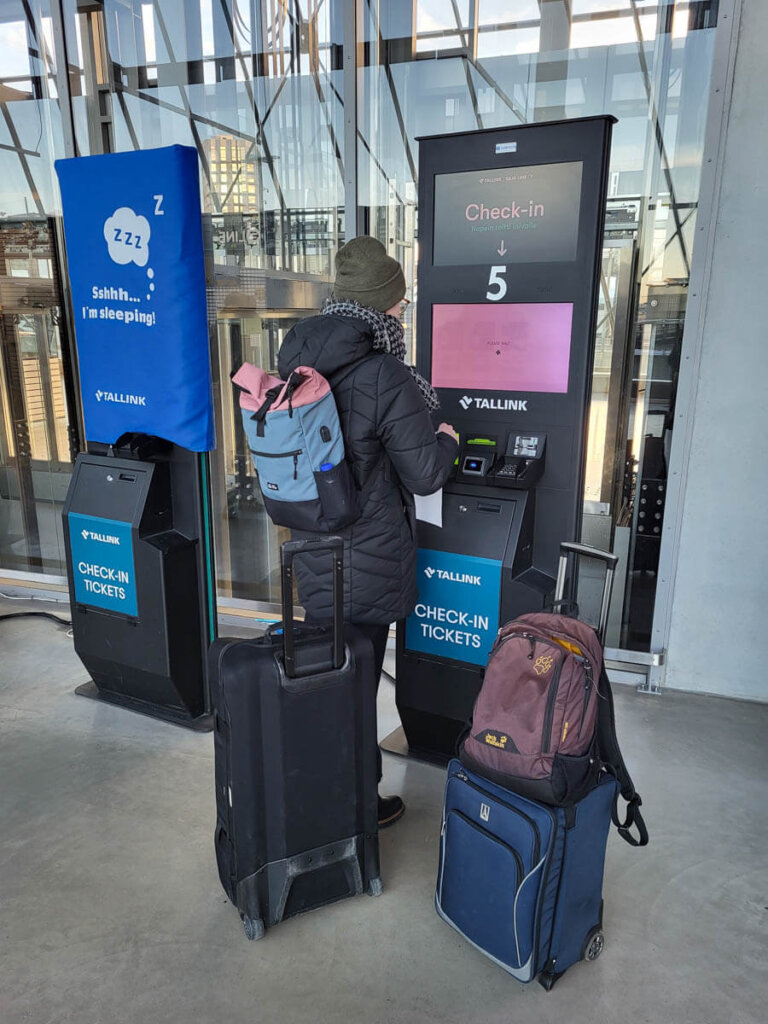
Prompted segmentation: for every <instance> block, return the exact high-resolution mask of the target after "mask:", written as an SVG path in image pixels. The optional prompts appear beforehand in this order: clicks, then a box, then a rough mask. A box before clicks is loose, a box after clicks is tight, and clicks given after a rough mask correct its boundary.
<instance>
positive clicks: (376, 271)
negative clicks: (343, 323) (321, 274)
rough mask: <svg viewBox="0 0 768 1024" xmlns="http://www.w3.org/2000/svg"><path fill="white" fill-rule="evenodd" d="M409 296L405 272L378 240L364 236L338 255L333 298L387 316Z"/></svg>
mask: <svg viewBox="0 0 768 1024" xmlns="http://www.w3.org/2000/svg"><path fill="white" fill-rule="evenodd" d="M404 296H405V277H404V276H403V268H402V267H401V266H400V264H399V263H398V262H397V260H395V259H392V257H391V256H388V255H387V250H386V249H385V248H384V246H383V245H382V244H381V242H380V241H379V240H378V239H377V238H373V237H372V236H371V235H360V236H359V237H358V238H353V239H352V240H351V241H349V242H347V244H346V245H343V246H342V247H341V248H340V249H339V251H338V252H337V253H336V280H335V282H334V285H333V297H334V299H335V300H336V301H337V302H359V303H360V305H361V306H371V307H372V308H373V309H378V310H379V311H380V312H382V313H385V312H386V311H387V310H388V309H391V308H392V307H393V306H395V305H396V304H397V303H398V302H399V301H400V300H401V299H402V298H403V297H404Z"/></svg>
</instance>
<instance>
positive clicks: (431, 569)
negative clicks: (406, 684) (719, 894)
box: [405, 548, 501, 665]
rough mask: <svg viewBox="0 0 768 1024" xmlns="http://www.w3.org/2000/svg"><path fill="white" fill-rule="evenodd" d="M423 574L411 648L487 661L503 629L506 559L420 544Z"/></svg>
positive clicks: (409, 626) (408, 638)
mask: <svg viewBox="0 0 768 1024" xmlns="http://www.w3.org/2000/svg"><path fill="white" fill-rule="evenodd" d="M418 578H419V600H418V603H417V605H416V607H415V608H414V610H413V611H412V612H411V614H410V615H409V616H408V618H407V619H406V620H405V646H406V647H407V648H408V650H410V651H421V652H423V653H424V654H434V655H437V656H439V657H441V658H452V659H454V660H455V661H465V662H469V664H471V665H484V664H485V663H486V661H487V660H488V653H489V651H490V649H491V647H492V646H493V641H494V640H495V639H496V633H497V632H498V629H499V589H500V587H501V562H498V561H495V560H494V559H491V558H479V557H477V556H475V555H459V554H456V553H455V552H453V551H433V550H430V549H429V548H419V553H418Z"/></svg>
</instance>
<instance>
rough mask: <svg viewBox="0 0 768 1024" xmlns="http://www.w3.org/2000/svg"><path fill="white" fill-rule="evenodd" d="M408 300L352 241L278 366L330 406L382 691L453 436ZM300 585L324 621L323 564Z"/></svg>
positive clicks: (304, 574)
mask: <svg viewBox="0 0 768 1024" xmlns="http://www.w3.org/2000/svg"><path fill="white" fill-rule="evenodd" d="M404 296H405V278H404V276H403V271H402V268H401V267H400V264H399V263H398V262H397V261H396V260H394V259H392V258H391V257H390V256H388V255H387V253H386V250H385V249H384V246H383V245H382V244H381V242H379V241H377V240H376V239H375V238H371V237H369V236H361V237H359V238H354V239H352V241H350V242H348V243H347V244H346V245H345V246H343V247H342V248H341V249H340V250H339V252H338V253H337V256H336V280H335V283H334V289H333V296H332V298H331V300H329V301H328V302H327V303H326V305H325V307H324V309H323V312H322V314H320V315H319V316H314V317H309V318H308V319H306V320H302V321H301V322H300V323H298V324H297V325H296V326H295V327H294V328H292V330H291V331H289V333H288V335H287V336H286V338H285V340H284V342H283V344H282V347H281V348H280V352H279V356H278V372H279V374H280V376H281V377H282V378H283V379H284V380H285V379H287V378H288V376H289V375H290V373H291V372H292V371H293V370H295V369H296V367H298V366H312V367H314V368H315V369H316V370H318V371H319V372H320V373H322V374H323V376H325V377H326V378H327V380H328V381H329V383H330V385H331V389H332V391H333V394H334V398H335V400H336V405H337V408H338V411H339V419H340V421H341V429H342V433H343V435H344V444H345V448H346V455H347V459H348V460H349V463H350V466H351V469H352V473H353V476H354V480H355V484H356V485H357V487H358V489H359V491H360V492H361V495H362V499H363V501H362V512H361V515H360V517H359V518H358V519H357V520H356V521H355V522H354V523H353V524H352V525H351V526H348V527H347V528H346V529H343V530H339V531H337V532H338V534H339V535H340V536H341V537H342V538H343V540H344V571H345V585H344V601H345V607H344V617H345V619H346V620H347V621H348V622H352V623H355V624H356V625H357V626H358V628H360V629H361V630H362V631H363V632H365V633H367V635H368V636H369V637H370V638H371V640H372V642H373V647H374V653H375V656H376V685H377V686H378V680H379V676H380V675H381V670H382V665H383V662H384V653H385V649H386V643H387V636H388V633H389V626H390V624H391V623H392V622H394V621H396V620H397V619H401V618H405V616H407V615H408V614H410V612H411V611H412V610H413V608H414V605H415V604H416V601H417V598H418V587H417V577H416V550H417V546H416V519H415V512H414V500H413V495H414V494H421V495H426V494H432V493H433V492H434V491H436V490H438V489H439V488H440V487H442V485H443V484H444V483H445V481H446V480H447V479H448V476H449V474H450V472H451V469H452V467H453V464H454V462H455V460H456V456H457V452H458V444H457V439H456V434H455V432H454V431H453V428H452V427H450V426H448V425H447V424H445V423H443V424H441V425H440V427H439V428H438V430H437V431H435V429H434V426H433V422H432V416H431V413H433V412H435V411H436V410H437V409H438V407H439V403H438V400H437V396H436V395H435V392H434V391H433V389H432V388H431V387H430V385H429V384H428V383H427V382H426V381H425V380H424V379H423V378H422V377H420V376H419V375H418V374H417V373H416V372H415V371H414V370H413V369H412V368H410V367H408V366H406V365H405V361H404V360H405V345H404V342H403V328H402V324H401V323H400V320H399V318H398V316H396V315H394V314H397V313H399V312H400V306H401V303H402V302H403V299H404ZM294 536H295V537H297V538H305V537H311V536H315V535H313V534H305V533H298V532H294ZM317 536H321V535H319V534H318V535H317ZM296 575H297V578H298V585H299V598H300V600H301V602H302V604H303V605H304V608H305V610H306V613H307V619H308V620H310V621H314V622H325V621H328V620H330V618H331V615H332V603H331V597H332V587H331V574H330V571H329V566H328V558H327V556H325V557H324V556H323V555H322V554H320V555H308V556H305V557H302V558H301V559H299V560H297V562H296ZM379 777H381V770H379ZM404 810H405V808H404V805H403V802H402V800H401V799H400V798H399V797H388V798H384V799H382V798H380V799H379V825H380V827H381V826H384V825H387V824H391V823H392V822H393V821H396V820H397V818H399V817H400V816H401V815H402V813H403V811H404Z"/></svg>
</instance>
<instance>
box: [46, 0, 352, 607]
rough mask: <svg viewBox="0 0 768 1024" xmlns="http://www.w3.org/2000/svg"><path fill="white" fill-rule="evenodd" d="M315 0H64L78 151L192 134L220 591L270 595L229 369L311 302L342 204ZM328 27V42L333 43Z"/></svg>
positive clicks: (270, 540)
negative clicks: (210, 381) (214, 444)
mask: <svg viewBox="0 0 768 1024" xmlns="http://www.w3.org/2000/svg"><path fill="white" fill-rule="evenodd" d="M335 6H336V5H334V4H330V3H324V2H322V0H320V2H317V0H302V2H295V3H257V2H253V3H249V2H248V0H213V2H212V0H190V2H187V3H181V2H180V0H155V2H154V3H142V2H140V0H104V3H100V4H99V3H93V2H92V0H66V3H65V8H66V12H67V18H66V30H67V48H68V52H69V54H70V66H72V65H74V67H75V70H74V72H71V76H70V77H71V78H72V77H73V78H74V80H75V83H76V84H75V86H74V88H73V101H72V105H73V111H74V120H75V132H76V139H77V145H78V149H79V152H80V153H82V154H85V153H98V152H107V151H123V150H130V149H145V148H149V147H154V146H168V145H173V144H179V145H186V146H194V147H195V149H196V150H197V153H198V156H199V160H200V190H201V197H202V209H203V234H204V244H205V254H206V273H207V284H208V315H209V319H210V337H211V359H212V365H213V371H214V395H215V403H216V435H217V438H218V448H217V450H216V452H215V453H214V454H213V456H212V467H213V480H214V533H215V544H216V563H217V572H218V589H219V594H220V596H223V597H233V598H243V599H251V600H259V601H275V600H277V598H278V588H277V574H276V569H277V551H278V547H279V541H280V539H281V538H280V537H279V536H278V531H276V530H275V528H274V527H273V526H272V525H271V523H270V522H269V520H268V519H267V517H266V514H265V512H264V508H263V505H262V503H261V501H260V500H259V498H258V488H257V487H255V486H254V477H253V468H252V465H251V461H250V457H249V455H248V448H247V445H246V443H245V438H244V435H243V431H242V427H241V425H240V419H239V413H238V410H237V406H236V401H235V400H234V398H233V394H232V386H231V384H230V374H231V373H232V372H233V371H234V370H236V369H237V368H238V367H239V366H240V364H241V363H242V362H243V361H244V360H247V361H249V362H253V363H256V364H258V365H259V366H263V367H265V368H267V369H274V368H275V365H276V355H277V350H278V348H279V346H280V343H281V341H282V339H283V337H284V336H285V334H286V332H287V331H288V330H289V329H290V327H291V326H292V325H293V324H294V323H296V321H297V320H298V319H300V318H301V317H304V316H308V315H310V314H311V313H312V312H314V311H315V310H316V309H317V308H318V307H319V306H320V304H321V303H322V301H323V299H324V298H325V296H326V295H327V293H328V290H329V283H330V281H331V279H332V267H333V255H334V253H335V251H336V248H337V247H338V244H339V235H340V232H341V231H342V230H343V224H342V222H341V214H340V211H341V210H343V208H344V194H343V163H342V153H341V149H340V147H341V145H342V141H340V140H343V124H342V115H343V107H342V98H341V80H340V76H341V71H340V70H339V60H338V54H339V46H340V37H341V33H340V30H339V31H338V32H337V31H336V26H335V24H334V21H333V19H334V9H335ZM337 38H338V40H339V41H338V42H334V40H336V39H337Z"/></svg>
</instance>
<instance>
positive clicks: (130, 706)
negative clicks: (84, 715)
mask: <svg viewBox="0 0 768 1024" xmlns="http://www.w3.org/2000/svg"><path fill="white" fill-rule="evenodd" d="M75 693H76V694H77V696H78V697H88V698H89V699H90V700H98V701H101V702H102V703H103V704H112V705H113V706H114V707H118V708H125V710H126V711H135V712H136V714H138V715H145V716H146V717H147V718H156V719H159V720H160V721H161V722H168V723H169V724H170V725H180V726H181V727H182V728H183V729H190V730H191V731H192V732H211V730H212V729H213V715H212V714H206V715H198V716H197V718H190V716H189V715H185V714H184V712H183V711H174V710H173V708H169V707H165V706H163V705H160V704H148V703H147V702H146V701H143V700H137V699H136V698H135V697H130V696H128V695H127V694H121V693H110V692H109V690H100V689H99V688H98V686H97V685H96V684H95V683H94V682H93V680H90V679H89V680H88V682H87V683H83V684H82V685H81V686H77V687H75Z"/></svg>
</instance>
